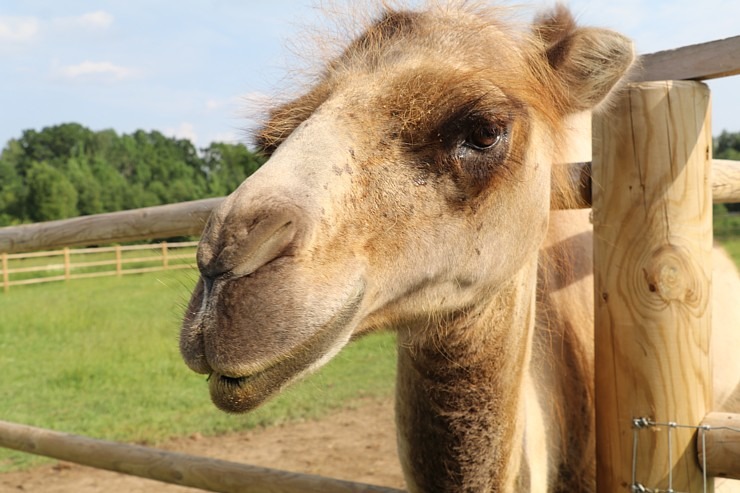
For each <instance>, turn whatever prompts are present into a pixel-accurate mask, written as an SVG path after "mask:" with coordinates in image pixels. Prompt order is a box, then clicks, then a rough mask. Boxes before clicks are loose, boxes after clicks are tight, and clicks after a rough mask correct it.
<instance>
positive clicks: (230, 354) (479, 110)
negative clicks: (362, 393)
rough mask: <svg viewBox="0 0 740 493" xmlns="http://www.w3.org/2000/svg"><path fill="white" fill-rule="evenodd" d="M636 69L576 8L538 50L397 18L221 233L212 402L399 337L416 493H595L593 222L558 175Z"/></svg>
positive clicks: (207, 253)
mask: <svg viewBox="0 0 740 493" xmlns="http://www.w3.org/2000/svg"><path fill="white" fill-rule="evenodd" d="M632 60H633V55H632V46H631V43H630V42H629V41H628V40H626V39H625V38H624V37H622V36H620V35H618V34H616V33H612V32H609V31H603V30H597V29H584V28H580V27H578V26H576V24H575V22H574V21H573V19H572V18H571V16H570V14H569V13H568V12H567V11H566V10H565V9H563V8H560V7H558V8H556V9H555V10H553V11H552V12H550V13H549V14H546V15H543V16H541V17H540V18H538V20H537V21H536V23H535V24H534V25H533V26H528V27H527V28H526V29H525V28H522V27H518V26H517V25H516V24H515V23H512V22H511V20H510V19H509V18H508V16H507V14H506V12H505V11H503V10H501V9H495V8H493V9H492V8H484V7H481V6H479V5H477V4H474V3H466V2H457V3H452V4H450V5H432V6H430V7H429V8H428V9H427V10H423V11H419V12H409V11H405V10H394V9H391V8H385V9H384V10H383V12H382V13H381V15H379V16H378V20H377V21H375V22H374V23H372V24H370V25H368V26H367V27H366V29H365V30H364V32H363V33H362V34H360V35H359V36H357V37H356V38H355V39H354V40H353V41H351V42H350V43H349V44H348V46H347V47H346V48H345V49H344V50H343V51H342V52H341V53H340V54H339V55H338V56H336V57H335V58H334V59H332V60H331V61H330V62H328V63H327V65H326V67H325V69H324V71H323V72H322V74H321V76H320V77H319V78H318V80H317V81H316V82H315V84H314V85H313V86H312V87H311V88H310V89H308V90H307V91H306V92H305V94H304V95H303V96H300V97H298V98H296V99H295V100H293V101H291V102H288V103H286V104H284V105H281V106H278V107H277V108H275V109H274V110H272V111H271V112H270V115H269V118H268V120H267V122H266V123H265V125H264V127H263V128H262V130H261V131H260V132H259V134H258V136H257V143H258V144H259V145H260V147H261V148H262V150H263V151H264V152H265V153H266V154H268V155H270V156H271V159H270V161H269V162H268V163H267V164H266V165H265V166H264V167H263V168H261V169H260V170H259V171H258V172H257V173H255V175H253V176H252V177H251V178H250V179H248V180H247V181H245V182H244V184H242V186H240V187H239V189H237V190H236V191H235V192H234V193H233V194H232V195H231V196H230V197H229V198H228V199H227V200H226V202H225V203H224V205H223V206H222V207H221V208H220V209H219V210H217V211H215V212H214V214H213V216H212V218H211V219H210V221H209V226H208V227H207V229H206V232H205V233H204V236H203V240H202V242H201V246H200V249H199V254H198V261H199V267H200V270H201V274H202V282H200V283H198V286H197V287H196V290H195V293H194V294H193V297H192V300H191V303H190V306H189V309H188V313H187V314H186V317H185V320H184V322H183V331H182V336H181V351H182V353H183V356H184V358H185V360H186V362H187V363H188V365H189V366H190V367H191V368H192V369H193V370H195V371H198V372H201V373H210V374H211V379H210V383H209V385H210V388H211V394H212V398H213V400H214V402H215V403H216V404H217V405H218V406H219V407H221V408H223V409H225V410H227V411H231V412H242V411H246V410H249V409H251V408H254V407H255V406H257V405H259V404H260V403H261V402H263V401H264V400H265V399H267V398H268V397H270V396H271V395H273V394H274V393H275V392H277V391H279V390H280V389H281V388H282V387H284V386H285V385H287V384H288V383H289V382H291V381H293V380H294V379H296V378H298V377H299V376H300V375H302V374H304V373H305V372H306V371H310V370H311V369H313V368H315V367H317V366H320V365H321V364H323V363H324V362H325V361H326V360H328V359H329V358H331V357H332V356H333V355H334V354H336V352H337V351H339V350H340V349H341V347H342V346H343V345H344V344H346V342H347V341H348V340H349V339H350V338H352V337H358V336H360V335H362V334H364V333H367V332H370V331H373V330H378V329H380V328H384V327H387V326H394V327H396V329H397V330H398V341H399V345H398V354H399V356H398V366H399V370H398V382H397V411H396V413H397V423H398V429H399V449H400V456H401V460H402V462H403V466H404V470H405V472H406V477H407V482H408V485H409V489H410V490H411V491H425V492H432V491H446V492H458V491H459V492H462V491H471V492H472V491H475V492H479V491H491V492H513V491H552V492H566V491H567V492H590V491H593V490H594V463H593V460H594V453H593V452H594V451H593V388H592V385H593V384H592V382H593V347H592V341H593V336H592V333H591V330H592V326H593V323H592V310H591V305H590V303H591V302H592V294H591V287H590V284H589V282H590V278H589V276H590V232H589V231H588V219H587V216H586V215H584V213H583V212H572V211H568V212H554V213H552V214H550V197H551V196H552V197H553V199H552V200H553V205H554V208H563V207H565V206H567V205H568V204H570V203H572V202H573V201H574V200H575V197H574V196H572V193H571V188H572V187H571V186H570V181H571V178H570V177H569V176H568V175H566V174H565V172H566V170H565V168H564V167H558V166H552V164H553V163H557V162H561V161H562V160H561V158H560V150H559V149H558V146H559V143H560V141H561V138H562V133H563V131H564V119H565V118H566V117H567V116H568V115H570V114H573V113H577V112H580V111H582V110H584V109H590V108H593V107H595V106H598V105H601V104H603V101H604V100H606V99H607V96H608V94H609V93H610V91H611V90H612V89H613V88H614V87H615V86H616V85H617V83H618V81H619V80H620V79H621V78H622V77H623V76H624V74H625V72H626V71H627V69H628V68H629V66H630V64H631V63H632ZM548 223H549V226H548ZM541 247H544V248H543V249H542V250H541V251H540V248H541ZM575 300H578V301H577V302H575V303H574V301H575Z"/></svg>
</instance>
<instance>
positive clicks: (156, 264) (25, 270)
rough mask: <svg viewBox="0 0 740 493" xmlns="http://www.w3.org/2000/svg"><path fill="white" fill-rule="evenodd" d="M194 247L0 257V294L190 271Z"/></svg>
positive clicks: (184, 244)
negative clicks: (32, 286) (90, 280)
mask: <svg viewBox="0 0 740 493" xmlns="http://www.w3.org/2000/svg"><path fill="white" fill-rule="evenodd" d="M197 245H198V242H197V241H186V242H175V243H168V242H166V241H165V242H162V243H158V244H149V245H128V246H121V245H116V246H112V247H101V248H76V249H72V248H68V247H65V248H63V249H61V250H54V251H46V252H33V253H2V254H0V259H1V260H2V264H1V265H0V275H1V279H2V286H3V292H8V291H9V290H10V288H11V287H12V286H22V285H28V284H40V283H45V282H53V281H68V280H70V279H85V278H90V277H105V276H122V275H126V274H141V273H144V272H156V271H161V270H170V269H192V268H194V265H195V248H196V246H197ZM129 252H134V253H135V254H136V256H131V255H127V254H128V253H129ZM85 257H86V258H87V259H90V260H86V259H85Z"/></svg>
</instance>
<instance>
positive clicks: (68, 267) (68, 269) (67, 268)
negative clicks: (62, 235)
mask: <svg viewBox="0 0 740 493" xmlns="http://www.w3.org/2000/svg"><path fill="white" fill-rule="evenodd" d="M71 271H72V265H71V263H70V260H69V247H64V279H65V280H66V281H69V277H70V274H71Z"/></svg>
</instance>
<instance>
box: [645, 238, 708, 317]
mask: <svg viewBox="0 0 740 493" xmlns="http://www.w3.org/2000/svg"><path fill="white" fill-rule="evenodd" d="M644 273H645V281H646V282H647V288H648V290H649V291H650V292H652V293H655V294H656V295H658V296H659V297H660V298H661V299H662V300H663V301H665V302H667V303H668V302H671V301H680V302H683V303H688V304H690V305H693V304H695V303H696V301H697V299H696V298H697V292H696V281H697V279H696V277H697V268H696V266H695V265H694V262H693V261H692V259H691V256H690V255H689V254H688V252H686V251H685V250H684V249H683V248H680V247H677V246H675V245H664V246H661V247H660V248H658V249H657V250H655V251H654V252H653V254H652V255H651V257H650V260H649V262H648V265H647V267H646V268H645V269H644Z"/></svg>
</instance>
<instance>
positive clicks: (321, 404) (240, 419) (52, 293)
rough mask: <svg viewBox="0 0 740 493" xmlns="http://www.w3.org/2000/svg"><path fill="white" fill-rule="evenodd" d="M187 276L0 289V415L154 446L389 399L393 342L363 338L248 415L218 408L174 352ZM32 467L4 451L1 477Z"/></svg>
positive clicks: (164, 274) (29, 459) (0, 459)
mask: <svg viewBox="0 0 740 493" xmlns="http://www.w3.org/2000/svg"><path fill="white" fill-rule="evenodd" d="M194 280H195V274H194V273H193V272H192V271H167V272H160V273H156V274H146V275H135V276H128V277H123V278H102V279H89V280H76V281H72V282H69V283H56V284H44V285H39V286H29V287H23V288H22V289H21V288H18V289H14V290H11V291H10V292H9V293H7V294H5V295H2V294H0V375H2V379H1V380H0V419H3V420H6V421H14V422H18V423H25V424H30V425H35V426H42V427H46V428H52V429H55V430H60V431H66V432H71V433H77V434H84V435H89V436H93V437H97V438H105V439H112V440H121V441H128V442H137V443H149V444H151V443H156V442H157V441H161V440H163V439H165V438H167V437H171V436H182V435H189V434H192V433H196V432H197V433H201V434H204V435H212V434H219V433H225V432H229V431H234V430H241V429H246V428H250V427H254V426H261V425H264V426H266V425H271V424H275V423H279V422H282V421H287V420H296V419H304V418H310V417H315V416H320V415H321V414H322V413H325V412H326V411H328V410H330V409H334V408H337V407H346V406H348V405H351V402H352V400H354V399H358V398H361V397H366V396H385V395H390V394H391V393H392V388H393V384H394V381H395V377H394V374H395V348H394V344H395V343H394V340H393V337H392V336H391V335H389V334H378V335H375V336H371V337H367V338H365V339H363V340H362V341H360V342H359V343H355V344H353V345H351V346H350V347H349V348H347V349H346V350H345V351H343V352H342V353H341V354H340V355H339V356H338V357H337V358H335V360H334V361H332V362H331V363H330V364H329V365H328V366H326V367H325V368H324V369H323V370H322V371H320V372H319V373H317V374H315V375H313V376H312V377H310V378H309V379H307V380H305V381H304V382H302V383H300V384H298V385H296V386H294V387H293V388H292V389H290V390H289V391H288V392H286V393H284V394H282V395H281V396H279V397H278V398H276V399H274V400H272V401H270V402H269V403H268V404H267V405H265V406H264V407H262V408H260V409H259V410H258V411H256V412H254V413H250V414H246V415H228V414H225V413H223V412H221V411H218V410H217V409H216V408H215V407H214V406H213V405H212V404H211V402H210V399H209V397H208V389H207V384H206V382H205V377H204V376H202V375H196V374H194V373H192V372H191V371H190V370H189V369H187V367H186V366H185V364H184V363H183V362H182V360H181V358H180V355H179V353H178V332H179V320H180V317H181V314H182V311H183V308H184V305H185V303H186V301H187V299H188V296H189V293H190V290H191V288H192V286H193V284H194ZM38 462H39V459H37V458H33V456H30V455H25V454H18V453H13V452H8V451H5V450H3V449H0V471H7V470H11V469H16V468H18V467H26V466H29V465H33V464H36V463H38Z"/></svg>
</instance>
